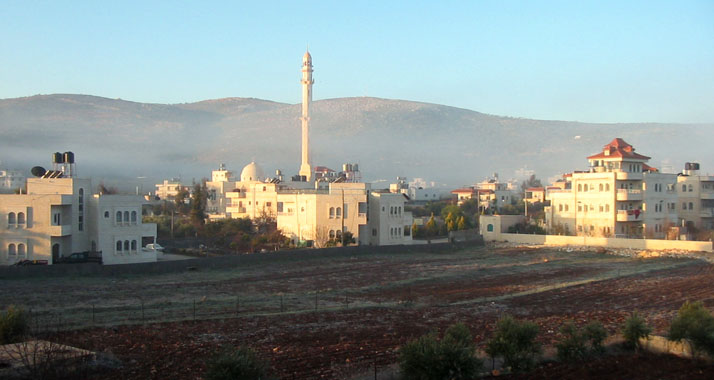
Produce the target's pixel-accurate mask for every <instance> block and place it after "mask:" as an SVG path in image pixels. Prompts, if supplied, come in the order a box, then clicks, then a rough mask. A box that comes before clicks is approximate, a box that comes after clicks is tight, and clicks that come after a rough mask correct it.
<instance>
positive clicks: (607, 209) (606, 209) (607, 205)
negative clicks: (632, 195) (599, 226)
mask: <svg viewBox="0 0 714 380" xmlns="http://www.w3.org/2000/svg"><path fill="white" fill-rule="evenodd" d="M608 211H610V205H609V204H606V205H605V212H608Z"/></svg>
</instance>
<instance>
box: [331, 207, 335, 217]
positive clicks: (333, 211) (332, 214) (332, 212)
mask: <svg viewBox="0 0 714 380" xmlns="http://www.w3.org/2000/svg"><path fill="white" fill-rule="evenodd" d="M334 218H335V208H334V207H330V219H334Z"/></svg>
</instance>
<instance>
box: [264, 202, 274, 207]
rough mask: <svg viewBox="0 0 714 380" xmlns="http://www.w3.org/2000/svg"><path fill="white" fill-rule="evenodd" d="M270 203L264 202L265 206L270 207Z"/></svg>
mask: <svg viewBox="0 0 714 380" xmlns="http://www.w3.org/2000/svg"><path fill="white" fill-rule="evenodd" d="M272 204H273V203H272V202H265V207H270V206H271V205H272Z"/></svg>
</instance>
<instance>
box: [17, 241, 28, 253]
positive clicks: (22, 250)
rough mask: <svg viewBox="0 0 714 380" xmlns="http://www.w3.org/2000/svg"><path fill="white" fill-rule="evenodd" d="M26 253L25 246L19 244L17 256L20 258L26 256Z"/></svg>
mask: <svg viewBox="0 0 714 380" xmlns="http://www.w3.org/2000/svg"><path fill="white" fill-rule="evenodd" d="M25 253H26V251H25V245H24V244H22V243H20V244H18V245H17V255H18V256H25Z"/></svg>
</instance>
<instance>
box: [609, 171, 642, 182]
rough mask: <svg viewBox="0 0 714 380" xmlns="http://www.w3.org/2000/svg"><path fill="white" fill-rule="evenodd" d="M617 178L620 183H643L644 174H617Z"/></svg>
mask: <svg viewBox="0 0 714 380" xmlns="http://www.w3.org/2000/svg"><path fill="white" fill-rule="evenodd" d="M615 173H616V178H617V179H618V180H620V181H642V180H643V179H644V176H643V175H642V173H630V172H615Z"/></svg>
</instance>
